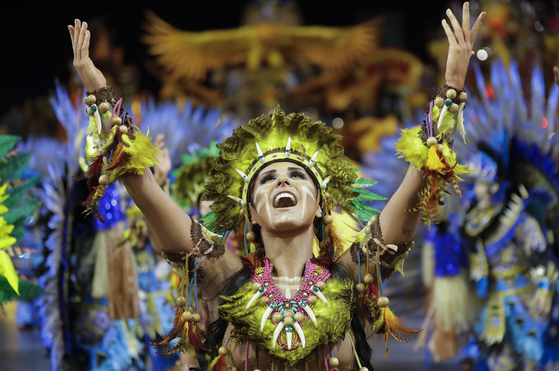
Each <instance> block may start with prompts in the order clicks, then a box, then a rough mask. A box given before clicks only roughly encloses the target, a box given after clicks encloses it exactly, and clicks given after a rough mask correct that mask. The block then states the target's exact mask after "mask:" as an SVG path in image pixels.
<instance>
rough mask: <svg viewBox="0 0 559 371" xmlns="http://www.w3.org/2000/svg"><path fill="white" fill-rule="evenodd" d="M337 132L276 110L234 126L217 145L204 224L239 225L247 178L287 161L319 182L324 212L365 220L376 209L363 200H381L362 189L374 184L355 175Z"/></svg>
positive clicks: (213, 227)
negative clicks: (208, 211) (210, 207)
mask: <svg viewBox="0 0 559 371" xmlns="http://www.w3.org/2000/svg"><path fill="white" fill-rule="evenodd" d="M340 138H341V136H340V135H337V134H334V133H333V132H332V128H329V127H326V126H324V124H323V123H322V122H320V121H313V120H312V119H310V118H309V117H307V116H305V115H303V114H298V113H294V114H290V115H287V116H286V115H285V113H284V111H283V110H281V108H279V107H278V108H276V109H275V110H274V112H273V113H272V114H271V115H270V116H266V115H262V116H260V117H258V118H255V119H253V120H250V121H249V122H248V123H247V124H245V125H242V126H240V127H238V128H237V129H236V130H235V131H234V132H233V135H232V136H231V137H229V138H227V139H226V140H225V141H224V142H223V143H222V144H219V145H218V148H219V149H220V152H219V155H218V157H217V158H216V160H215V161H214V166H213V168H212V170H211V171H210V180H209V182H208V184H207V185H206V195H205V198H206V200H211V201H215V202H214V203H213V205H212V213H210V214H209V215H208V216H207V217H206V218H204V224H205V225H207V226H208V227H209V228H210V229H211V230H213V231H214V232H216V233H220V234H222V233H225V232H227V231H230V230H232V229H234V228H236V227H238V226H240V225H242V222H243V218H244V216H243V215H242V214H243V213H241V210H242V211H244V212H245V213H248V204H249V203H250V200H249V199H248V195H249V194H250V191H249V189H250V187H251V184H252V183H251V181H252V180H253V179H254V178H255V175H256V174H258V172H259V171H260V170H261V169H263V168H264V167H266V166H267V165H269V164H270V163H272V162H277V161H290V162H293V163H296V164H298V165H300V166H302V167H304V168H305V169H306V170H307V171H308V172H309V173H310V174H312V175H313V176H314V177H315V178H316V180H317V182H318V184H320V185H321V194H322V199H323V201H324V203H325V204H324V206H325V207H324V210H325V212H326V213H329V211H330V210H336V211H339V212H347V213H350V214H351V215H353V216H354V217H355V218H356V219H362V220H369V219H370V218H371V217H372V216H373V214H374V212H378V210H376V209H374V208H372V207H370V206H368V205H365V203H364V201H372V200H378V199H382V198H381V197H379V196H377V195H375V194H373V193H371V192H369V191H367V190H364V189H363V188H364V187H366V186H369V185H372V184H374V183H375V182H372V181H368V180H365V179H358V176H357V173H356V171H357V169H353V168H352V166H351V162H350V160H349V159H348V158H347V157H345V156H344V150H343V147H342V146H340V145H339V144H338V143H337V141H338V140H339V139H340Z"/></svg>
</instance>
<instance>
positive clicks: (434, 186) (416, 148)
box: [396, 112, 471, 225]
mask: <svg viewBox="0 0 559 371" xmlns="http://www.w3.org/2000/svg"><path fill="white" fill-rule="evenodd" d="M447 115H448V114H447ZM433 118H434V119H435V118H436V117H435V112H434V113H433ZM449 120H450V118H449V116H445V119H444V120H443V125H442V126H441V130H440V132H439V133H440V134H439V135H438V136H437V138H439V137H441V138H442V133H443V132H444V131H443V130H451V129H450V126H448V125H450V124H449V123H448V122H447V121H449ZM445 123H446V124H445ZM445 125H447V126H448V127H447V126H445ZM420 132H421V127H420V126H416V127H414V128H411V129H403V130H402V136H401V137H400V140H399V141H398V142H397V143H396V148H397V150H398V153H399V156H398V157H400V158H402V157H403V158H405V159H406V161H407V162H410V163H412V164H413V166H414V167H415V168H416V169H418V170H423V171H424V172H425V178H427V185H426V187H425V189H423V190H422V191H421V192H420V194H419V196H420V199H421V201H420V202H419V203H418V204H417V206H415V207H414V208H412V209H410V210H408V211H410V212H415V211H422V212H423V215H422V218H421V219H422V222H423V223H424V224H425V225H429V223H430V222H431V221H432V222H434V223H437V222H438V207H437V206H438V205H443V204H444V201H443V194H444V193H448V190H447V188H446V184H447V183H448V184H451V185H452V187H453V188H454V190H455V192H456V194H457V195H458V196H460V197H461V196H462V193H461V192H460V189H459V188H458V183H459V182H461V181H462V179H461V178H460V175H463V174H468V173H470V172H471V171H470V170H468V167H467V165H461V164H458V163H457V162H456V153H455V152H454V151H453V150H452V148H451V147H450V146H449V145H448V143H446V142H443V143H442V151H440V150H439V149H437V147H438V146H432V147H427V145H426V144H425V143H424V142H423V140H422V139H421V136H420ZM439 140H440V138H439Z"/></svg>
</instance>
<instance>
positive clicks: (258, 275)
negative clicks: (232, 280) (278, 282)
mask: <svg viewBox="0 0 559 371" xmlns="http://www.w3.org/2000/svg"><path fill="white" fill-rule="evenodd" d="M256 277H258V278H262V277H264V275H263V274H262V273H258V274H257V275H256Z"/></svg>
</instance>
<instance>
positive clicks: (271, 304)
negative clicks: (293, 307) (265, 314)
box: [270, 301, 278, 309]
mask: <svg viewBox="0 0 559 371" xmlns="http://www.w3.org/2000/svg"><path fill="white" fill-rule="evenodd" d="M277 306H278V305H277V304H276V302H275V301H273V302H271V303H270V308H272V309H273V308H275V307H277Z"/></svg>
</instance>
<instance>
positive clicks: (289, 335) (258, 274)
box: [247, 257, 330, 350]
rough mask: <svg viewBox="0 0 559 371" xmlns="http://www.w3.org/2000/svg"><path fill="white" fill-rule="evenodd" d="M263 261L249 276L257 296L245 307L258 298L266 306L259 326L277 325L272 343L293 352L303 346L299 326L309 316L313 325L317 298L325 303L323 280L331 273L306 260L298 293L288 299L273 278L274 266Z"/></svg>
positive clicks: (302, 337) (268, 261) (302, 336)
mask: <svg viewBox="0 0 559 371" xmlns="http://www.w3.org/2000/svg"><path fill="white" fill-rule="evenodd" d="M263 262H264V267H261V268H257V269H256V270H255V272H254V274H253V275H252V276H251V280H252V282H253V289H254V290H255V291H256V293H255V295H254V297H253V299H251V301H250V302H249V304H248V305H247V307H249V306H250V305H252V303H253V302H254V301H256V300H257V299H260V303H261V305H265V306H267V309H266V311H265V313H264V315H263V317H262V319H261V327H262V328H263V327H264V324H265V321H267V320H268V319H270V320H271V321H272V323H273V324H274V325H275V326H276V331H275V332H274V339H277V340H274V346H275V343H276V342H277V344H279V345H280V346H281V347H283V348H284V349H286V350H291V349H295V348H297V347H298V346H299V345H302V346H303V347H304V346H305V337H304V333H303V330H302V326H303V325H304V323H305V321H306V320H307V318H309V317H310V318H311V320H312V321H314V322H315V323H316V317H315V315H314V313H313V310H312V307H314V304H316V302H317V301H318V299H320V300H323V301H325V302H328V301H327V299H326V298H325V297H324V294H322V292H321V290H323V289H324V288H325V286H326V283H325V281H326V280H327V279H328V278H330V272H329V271H328V269H327V268H326V267H324V266H322V265H319V264H316V263H314V262H312V259H310V260H308V261H307V262H306V264H305V274H304V278H303V282H302V283H301V286H300V287H299V290H298V291H297V293H296V294H295V296H293V297H292V298H289V299H287V298H286V297H285V296H284V295H283V294H282V293H281V291H280V290H279V289H278V288H277V286H276V285H275V283H274V280H273V279H272V270H273V269H274V266H273V265H272V263H271V262H270V260H268V258H266V257H264V259H263ZM283 330H285V332H283ZM294 330H295V332H294ZM280 335H281V336H280ZM293 337H294V338H293Z"/></svg>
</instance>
